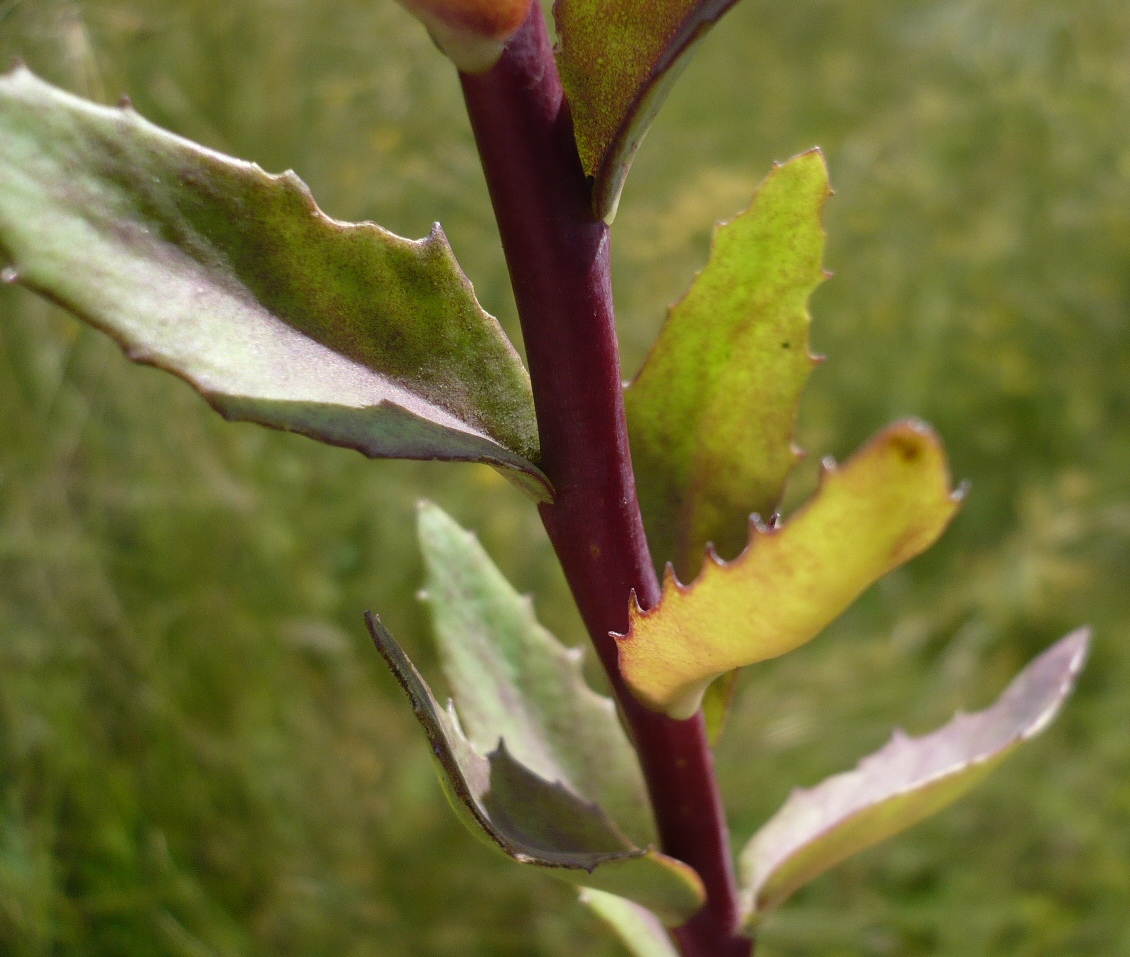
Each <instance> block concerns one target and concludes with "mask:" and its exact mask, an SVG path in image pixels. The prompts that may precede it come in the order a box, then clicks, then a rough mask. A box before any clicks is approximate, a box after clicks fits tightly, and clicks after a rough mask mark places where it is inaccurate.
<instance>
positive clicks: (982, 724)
mask: <svg viewBox="0 0 1130 957" xmlns="http://www.w3.org/2000/svg"><path fill="white" fill-rule="evenodd" d="M1089 640H1090V633H1089V631H1088V630H1087V629H1086V628H1081V629H1080V630H1078V631H1075V632H1072V633H1071V634H1070V635H1068V636H1067V637H1066V638H1063V639H1062V640H1060V641H1059V642H1058V643H1056V644H1055V645H1053V646H1052V647H1051V648H1049V649H1048V650H1047V651H1045V652H1044V653H1043V654H1042V655H1040V656H1039V657H1038V658H1036V660H1035V661H1033V662H1032V663H1031V664H1029V665H1028V667H1027V668H1025V669H1024V670H1023V671H1022V672H1021V673H1020V674H1019V675H1017V677H1016V678H1015V679H1013V682H1012V684H1010V685H1009V686H1008V688H1006V689H1005V691H1004V693H1003V694H1002V695H1001V696H1000V698H998V699H997V701H996V703H995V704H994V705H992V707H990V708H987V709H986V710H984V711H980V712H978V713H977V714H970V715H958V716H957V717H955V718H954V719H953V721H951V722H950V723H949V724H947V725H946V726H945V727H943V728H941V729H939V730H938V731H935V732H933V733H932V734H928V735H926V736H925V737H921V738H909V737H907V736H906V735H905V734H903V733H902V732H896V733H895V735H894V737H893V738H892V739H891V741H890V742H889V743H888V744H887V745H886V746H885V747H883V748H882V749H881V750H879V751H876V752H875V753H874V754H873V755H871V756H870V757H867V758H864V759H863V760H862V761H861V762H860V763H859V766H858V767H857V768H856V769H855V770H854V771H849V772H847V773H845V774H838V775H836V776H835V777H831V778H828V780H826V781H824V782H823V783H822V784H818V785H817V786H816V787H814V788H812V789H811V790H799V789H798V790H796V791H794V792H793V793H792V796H791V797H790V798H789V799H788V801H786V802H785V804H784V806H783V807H782V808H781V810H780V811H778V812H777V814H776V815H775V816H774V817H773V818H772V820H770V821H769V822H768V823H767V824H766V825H765V826H764V827H762V828H761V830H760V831H758V832H757V834H756V835H754V838H753V840H752V841H750V843H749V844H748V845H747V846H746V848H745V850H744V851H743V852H742V855H741V870H742V885H743V889H742V896H743V910H744V912H745V915H746V920H747V923H753V922H755V921H756V920H757V919H758V918H759V917H761V916H762V915H763V914H765V913H766V912H767V911H769V910H771V909H772V908H774V907H776V906H777V905H778V904H780V903H781V902H782V901H783V900H785V898H787V897H788V896H789V895H790V894H792V893H793V891H795V890H796V889H797V888H799V887H801V886H802V885H804V884H806V883H807V882H808V881H810V880H812V879H813V878H814V877H816V876H817V875H819V874H822V873H823V872H824V871H826V870H827V869H828V868H830V867H832V866H834V865H835V864H838V863H839V862H840V861H842V860H844V859H845V858H847V857H849V856H851V855H852V854H856V853H858V852H859V851H862V850H864V849H865V848H868V847H871V846H872V845H874V844H877V843H879V842H880V841H882V840H885V839H886V838H888V837H890V836H892V835H893V834H897V833H898V832H900V831H903V830H905V829H906V828H908V827H910V826H911V825H912V824H915V823H917V822H918V821H921V820H922V819H923V818H926V817H928V816H929V815H931V814H933V813H935V812H936V811H939V810H941V809H942V808H943V807H945V806H946V805H948V804H950V803H951V802H953V801H955V800H956V799H957V798H959V797H960V796H961V795H963V794H964V793H965V792H966V791H968V790H969V789H970V788H972V787H973V786H974V785H975V784H976V783H977V782H978V781H980V780H981V779H982V778H983V777H984V776H985V775H986V774H988V773H989V772H990V771H991V770H992V769H993V768H995V767H996V766H997V765H998V764H999V763H1000V762H1001V761H1002V760H1004V758H1005V757H1006V756H1007V755H1009V754H1011V753H1012V751H1014V750H1015V749H1016V748H1017V747H1019V745H1020V744H1021V743H1022V742H1024V741H1026V740H1028V739H1029V738H1031V737H1034V736H1035V735H1037V734H1039V733H1040V731H1042V730H1043V729H1044V728H1045V727H1047V725H1048V724H1049V722H1050V721H1051V720H1052V719H1053V718H1054V717H1055V715H1056V713H1057V712H1058V711H1059V708H1060V706H1061V705H1062V704H1063V702H1064V700H1065V699H1066V698H1067V696H1068V694H1070V692H1071V689H1072V687H1073V686H1074V684H1075V679H1076V677H1077V676H1078V674H1079V672H1080V670H1082V667H1083V663H1084V661H1085V660H1086V656H1087V648H1088V644H1089Z"/></svg>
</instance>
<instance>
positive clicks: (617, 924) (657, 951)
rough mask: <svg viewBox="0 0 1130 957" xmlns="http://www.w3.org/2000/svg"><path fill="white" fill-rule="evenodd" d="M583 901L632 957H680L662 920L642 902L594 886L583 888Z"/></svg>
mask: <svg viewBox="0 0 1130 957" xmlns="http://www.w3.org/2000/svg"><path fill="white" fill-rule="evenodd" d="M581 902H582V903H584V904H587V905H588V906H589V907H591V908H592V909H593V911H594V912H595V913H596V914H597V916H599V917H600V919H601V920H603V921H604V922H605V923H606V924H608V926H609V927H611V928H612V929H613V930H614V931H615V932H616V936H618V937H619V938H620V940H621V941H623V943H624V946H625V947H627V948H628V951H629V952H630V953H631V954H632V955H633V957H679V953H678V951H676V950H675V945H674V944H673V943H671V938H670V936H669V935H668V934H667V931H665V930H664V929H663V924H662V922H660V920H659V919H658V918H657V917H656V916H655V915H654V914H653V913H651V911H649V910H647V909H646V908H644V907H640V905H639V904H633V903H632V902H631V901H630V900H625V899H624V898H623V897H617V896H616V895H615V894H607V893H605V892H604V891H598V890H593V889H592V888H585V889H584V890H583V891H581Z"/></svg>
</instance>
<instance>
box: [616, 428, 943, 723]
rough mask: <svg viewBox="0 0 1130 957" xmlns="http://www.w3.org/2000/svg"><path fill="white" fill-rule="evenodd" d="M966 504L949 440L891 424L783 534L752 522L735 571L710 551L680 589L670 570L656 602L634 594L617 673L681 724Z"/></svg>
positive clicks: (830, 467) (821, 624)
mask: <svg viewBox="0 0 1130 957" xmlns="http://www.w3.org/2000/svg"><path fill="white" fill-rule="evenodd" d="M960 500H961V492H960V490H959V491H958V492H954V491H953V490H952V489H951V485H950V477H949V467H948V464H947V462H946V457H945V452H944V450H943V449H942V445H941V442H940V441H939V440H938V438H937V436H936V435H935V434H934V432H933V431H932V430H931V429H930V428H929V427H928V426H926V425H924V424H923V423H921V422H917V421H907V422H899V423H896V424H894V425H892V426H889V427H888V428H886V429H885V430H883V431H882V432H880V433H879V434H878V435H877V436H876V437H875V438H873V439H872V440H871V441H870V442H868V443H867V444H866V445H865V446H864V447H863V448H862V449H860V450H859V451H858V452H857V453H856V454H855V455H853V456H852V457H851V458H850V459H849V460H848V461H847V462H845V463H844V465H843V466H842V467H836V466H835V464H834V463H830V462H825V471H824V475H823V480H822V482H821V485H820V488H819V489H818V490H817V492H816V494H815V495H814V496H813V497H812V498H811V499H810V500H809V501H808V502H806V503H805V505H804V506H803V507H802V508H801V509H800V510H799V511H798V512H797V513H796V514H795V515H793V516H792V517H791V518H790V519H789V520H788V521H787V522H785V523H784V524H783V525H781V526H774V527H766V526H764V525H761V524H760V523H759V522H756V521H754V522H751V524H750V541H749V545H748V546H747V547H746V549H745V551H744V552H742V554H741V555H739V556H738V557H737V558H735V559H734V560H733V561H732V562H723V561H722V560H721V559H719V558H718V557H717V556H716V555H715V554H713V552H712V551H709V552H708V554H707V559H706V561H705V563H704V565H703V569H702V572H701V573H700V574H699V576H698V578H696V579H695V580H694V581H693V582H692V583H691V584H690V585H683V584H682V583H681V582H679V580H678V579H677V578H676V577H675V574H674V572H673V571H672V570H671V569H670V567H669V568H668V572H667V575H666V576H665V579H664V583H663V594H662V597H661V598H660V601H659V603H658V604H657V605H656V606H655V607H654V608H652V609H650V610H648V611H643V610H642V609H641V608H640V607H639V605H638V603H637V602H636V601H635V598H634V596H633V599H632V602H631V605H630V607H629V624H628V632H627V634H626V635H617V636H616V637H617V641H618V647H619V652H620V667H621V670H622V671H623V673H624V677H625V679H626V680H627V682H628V684H629V686H630V687H631V689H632V691H633V692H634V693H635V694H636V696H637V697H638V698H639V699H640V700H641V701H642V702H643V703H644V704H645V705H647V706H648V707H651V708H654V709H656V710H661V711H665V712H666V713H667V714H669V715H670V716H671V717H673V718H677V719H685V718H689V717H690V716H691V715H693V714H694V713H695V711H697V710H698V707H699V705H700V703H701V701H702V695H703V693H704V691H705V690H706V687H707V685H708V684H709V683H710V682H711V681H712V680H713V679H714V678H716V677H717V676H719V675H722V674H725V673H726V672H728V671H730V670H732V669H734V668H738V667H742V666H744V665H750V664H754V663H756V662H758V661H765V660H766V659H769V658H775V657H777V656H779V655H783V654H786V653H787V652H789V651H792V650H793V649H794V648H797V647H799V646H800V645H802V644H804V643H805V642H807V641H809V640H811V639H812V638H814V637H815V636H816V635H817V634H819V632H820V631H822V630H823V629H824V628H825V627H826V626H827V625H828V624H829V623H831V622H832V621H833V620H835V619H836V618H837V617H838V616H839V615H840V613H841V612H843V611H844V609H845V608H847V607H848V605H850V604H851V603H852V602H853V601H854V600H855V599H856V598H857V597H858V596H859V595H860V594H861V593H862V592H863V591H864V590H865V589H866V588H867V587H868V586H870V585H871V584H872V583H874V582H875V581H876V580H877V579H879V578H881V577H882V576H883V575H885V574H886V573H887V572H889V571H891V570H892V569H894V568H897V567H898V566H899V565H901V564H903V563H904V562H906V561H909V560H910V559H911V558H913V557H914V556H916V555H918V554H919V553H920V552H922V551H924V550H925V549H926V548H928V547H929V546H930V545H932V544H933V543H934V542H935V541H936V540H937V539H938V537H939V536H940V535H941V534H942V532H943V531H944V530H945V528H946V526H947V525H948V524H949V522H950V520H951V518H952V517H953V515H954V513H955V512H956V511H957V508H958V505H959V502H960Z"/></svg>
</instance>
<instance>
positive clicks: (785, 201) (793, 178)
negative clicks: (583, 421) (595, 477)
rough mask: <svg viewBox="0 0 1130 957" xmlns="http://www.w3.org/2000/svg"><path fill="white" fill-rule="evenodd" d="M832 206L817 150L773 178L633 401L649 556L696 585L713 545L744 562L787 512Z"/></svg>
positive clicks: (677, 317)
mask: <svg viewBox="0 0 1130 957" xmlns="http://www.w3.org/2000/svg"><path fill="white" fill-rule="evenodd" d="M830 194H831V190H830V189H829V187H828V170H827V167H826V166H825V164H824V157H823V156H822V155H821V153H820V152H819V151H818V150H812V151H811V152H808V153H803V154H802V155H800V156H798V157H796V158H794V159H792V160H790V161H789V162H787V163H785V164H784V165H781V166H776V167H774V169H773V172H772V173H770V174H769V176H768V177H767V178H766V179H765V181H764V182H763V183H762V184H761V186H760V187H759V188H758V190H757V193H756V195H755V196H754V199H753V203H752V204H751V205H750V207H749V209H747V210H746V211H745V212H744V213H742V214H741V215H739V216H738V217H737V218H736V219H734V220H733V221H732V222H730V223H727V224H726V225H724V226H720V227H719V228H718V230H717V231H716V232H715V235H714V243H713V248H712V250H711V253H710V261H709V262H708V263H707V265H706V268H705V269H704V270H703V271H702V272H701V273H699V275H698V276H697V277H696V278H695V280H694V283H693V284H692V285H691V288H690V290H689V291H688V292H687V294H686V296H685V297H684V298H683V300H682V301H681V302H679V303H677V304H676V305H675V306H674V307H672V309H671V311H670V314H669V316H668V318H667V323H666V325H664V327H663V331H662V332H661V333H660V335H659V338H658V340H657V341H656V343H655V345H654V346H653V347H652V350H651V353H650V354H649V355H648V357H647V361H646V362H645V363H644V365H643V368H642V369H641V370H640V373H639V375H638V376H637V377H636V380H635V381H634V382H633V383H632V384H631V386H630V387H629V388H628V390H627V393H626V395H625V403H626V406H627V415H628V431H629V436H630V439H631V446H632V460H633V462H634V464H635V471H636V477H637V478H636V480H637V484H638V488H639V495H640V507H641V508H642V510H643V516H644V522H645V524H646V526H647V537H648V541H649V543H650V545H651V551H652V554H653V555H654V556H655V557H656V559H657V560H658V561H661V562H667V561H671V562H673V563H674V565H675V571H676V574H678V575H679V576H681V577H683V578H684V579H686V578H689V577H690V576H692V575H693V574H694V573H695V571H696V570H697V568H698V565H699V563H700V562H701V561H702V553H703V549H704V548H705V547H706V544H707V543H708V542H713V544H714V547H715V549H716V550H717V552H718V553H719V554H721V555H722V556H723V557H724V558H733V557H734V556H735V555H737V554H738V552H740V551H741V550H742V547H743V546H744V545H745V543H746V535H747V525H748V520H749V516H750V514H751V513H757V514H759V515H761V516H762V517H763V518H765V519H766V520H768V519H769V517H770V516H771V515H772V514H773V513H774V512H776V510H777V506H778V504H779V502H780V500H781V494H782V492H783V490H784V487H785V480H786V479H787V478H788V476H789V472H790V471H791V470H792V468H793V465H794V464H795V463H796V461H797V458H798V452H797V451H796V449H795V447H794V446H793V444H792V438H793V427H794V424H795V422H796V414H797V405H798V404H799V402H800V394H801V390H802V389H803V388H804V384H805V382H806V381H807V379H808V375H809V373H810V372H811V370H812V367H813V365H815V362H816V360H815V359H813V358H812V356H811V355H809V352H808V327H809V322H810V320H809V315H808V298H809V296H811V294H812V291H813V290H814V289H815V288H816V287H817V286H818V285H819V284H820V283H821V282H822V281H823V279H824V275H825V274H824V270H823V267H822V265H821V264H822V261H823V255H824V230H823V227H822V226H821V224H820V214H821V211H822V210H823V208H824V203H825V201H826V199H827V198H828V196H829V195H830Z"/></svg>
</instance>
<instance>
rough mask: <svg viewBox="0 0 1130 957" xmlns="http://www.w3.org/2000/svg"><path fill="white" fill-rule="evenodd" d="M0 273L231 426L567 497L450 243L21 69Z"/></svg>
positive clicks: (7, 133)
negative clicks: (335, 212)
mask: <svg viewBox="0 0 1130 957" xmlns="http://www.w3.org/2000/svg"><path fill="white" fill-rule="evenodd" d="M0 259H4V260H6V261H7V263H6V265H7V269H6V271H5V277H6V278H7V279H8V280H10V281H19V282H21V283H22V284H24V285H25V286H27V287H28V288H30V289H33V290H35V291H37V292H39V293H41V294H43V295H44V296H46V297H48V298H50V299H52V300H54V301H55V302H57V303H59V304H60V305H62V306H64V307H65V308H67V309H69V310H70V311H71V312H73V313H74V314H75V315H76V316H78V317H79V318H81V319H84V320H86V321H87V322H89V323H91V324H92V325H94V326H96V327H97V328H99V329H101V330H102V331H104V332H107V333H109V334H110V335H111V336H113V337H114V338H115V339H116V340H117V341H118V342H119V343H120V344H121V346H122V348H123V349H124V350H125V352H126V354H127V355H128V356H129V357H130V358H131V359H133V360H134V361H137V362H144V363H147V364H150V365H155V366H159V367H161V368H163V369H166V370H168V371H170V372H173V373H175V374H176V375H178V376H180V377H181V378H183V379H185V380H186V381H188V382H189V383H191V384H192V385H193V386H195V387H196V388H197V389H198V390H199V391H200V392H201V394H202V395H203V396H204V397H205V398H206V399H207V400H208V402H209V403H211V404H212V405H213V406H214V407H215V408H216V409H217V410H218V411H219V412H220V413H221V414H223V415H224V416H226V417H228V418H231V419H243V420H249V421H253V422H258V423H260V424H262V425H268V426H273V427H275V428H280V429H286V430H289V431H294V432H300V433H302V434H304V435H309V436H311V437H313V438H317V439H320V440H322V441H324V442H329V443H332V444H334V445H342V446H347V447H350V448H356V449H358V450H360V451H361V452H363V453H365V454H366V455H369V456H374V457H376V456H389V457H396V458H417V459H447V460H467V461H475V462H486V463H489V464H491V465H494V466H497V467H498V468H500V469H501V470H503V473H504V474H505V475H507V477H508V478H511V479H513V480H514V481H516V482H518V483H519V484H520V485H521V486H522V487H523V488H524V489H526V490H527V491H528V492H530V493H531V494H532V495H534V496H535V497H539V498H546V497H548V496H549V494H550V490H549V487H548V484H547V482H546V480H545V478H544V476H542V475H541V473H540V472H539V470H538V469H537V467H536V464H535V463H536V462H537V460H538V457H539V452H538V444H537V428H536V422H535V419H534V412H533V403H532V398H531V392H530V385H529V378H528V376H527V375H526V372H525V370H524V369H523V367H522V364H521V360H520V359H519V358H518V355H517V353H516V352H515V351H514V348H513V346H511V344H510V343H509V341H508V340H507V339H506V337H505V335H504V333H503V332H502V329H501V327H500V326H499V325H498V323H497V321H496V320H495V319H494V318H492V317H491V316H489V315H487V313H485V312H483V310H482V309H481V307H480V306H479V304H478V302H477V301H476V300H475V296H474V293H473V291H472V290H471V286H470V283H469V282H468V281H467V279H466V277H465V276H464V275H463V273H462V272H461V271H460V269H459V266H458V264H457V263H456V262H455V258H454V256H453V255H452V253H451V248H450V247H449V246H448V243H447V240H446V238H445V237H444V235H443V233H442V231H440V230H439V228H438V226H437V227H436V228H435V230H433V232H432V234H431V235H430V236H429V237H428V238H427V239H425V240H422V241H419V242H414V241H411V240H407V239H402V238H400V237H399V236H395V235H393V234H392V233H390V232H388V231H386V230H384V229H382V228H381V227H379V226H376V225H374V224H372V223H362V224H357V225H351V224H345V223H339V222H336V221H334V220H332V219H330V218H328V217H327V216H325V215H324V214H323V213H322V212H321V211H320V210H319V209H318V207H317V206H316V205H315V204H314V201H313V199H312V198H311V197H310V193H309V190H308V189H307V188H306V186H305V184H303V183H302V181H301V180H299V179H298V177H296V176H295V175H294V174H293V173H283V174H282V175H280V176H269V175H267V174H266V173H264V172H263V171H262V170H261V169H259V168H258V167H257V166H253V165H251V164H250V163H244V162H241V161H239V160H235V159H231V158H229V157H226V156H222V155H220V154H218V153H214V152H212V151H211V150H207V149H205V148H203V147H200V146H197V145H195V144H193V143H190V142H188V141H186V140H183V139H181V138H179V137H177V136H174V135H172V134H170V133H167V132H165V131H164V130H161V129H159V128H158V127H156V126H153V125H152V124H150V123H148V122H146V121H145V120H143V119H142V118H141V117H139V116H138V115H137V114H136V113H135V112H134V111H133V110H132V109H129V108H119V109H109V108H106V107H101V106H96V105H94V104H91V103H88V102H86V101H84V100H80V99H78V98H76V97H73V96H70V95H69V94H67V93H64V92H62V91H61V90H57V89H55V88H54V87H51V86H49V85H48V84H46V83H43V82H42V81H40V80H38V79H37V78H35V77H34V76H32V74H31V73H29V72H28V71H27V70H26V69H22V68H20V69H17V70H15V71H13V72H12V73H10V74H8V75H6V76H3V77H0Z"/></svg>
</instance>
